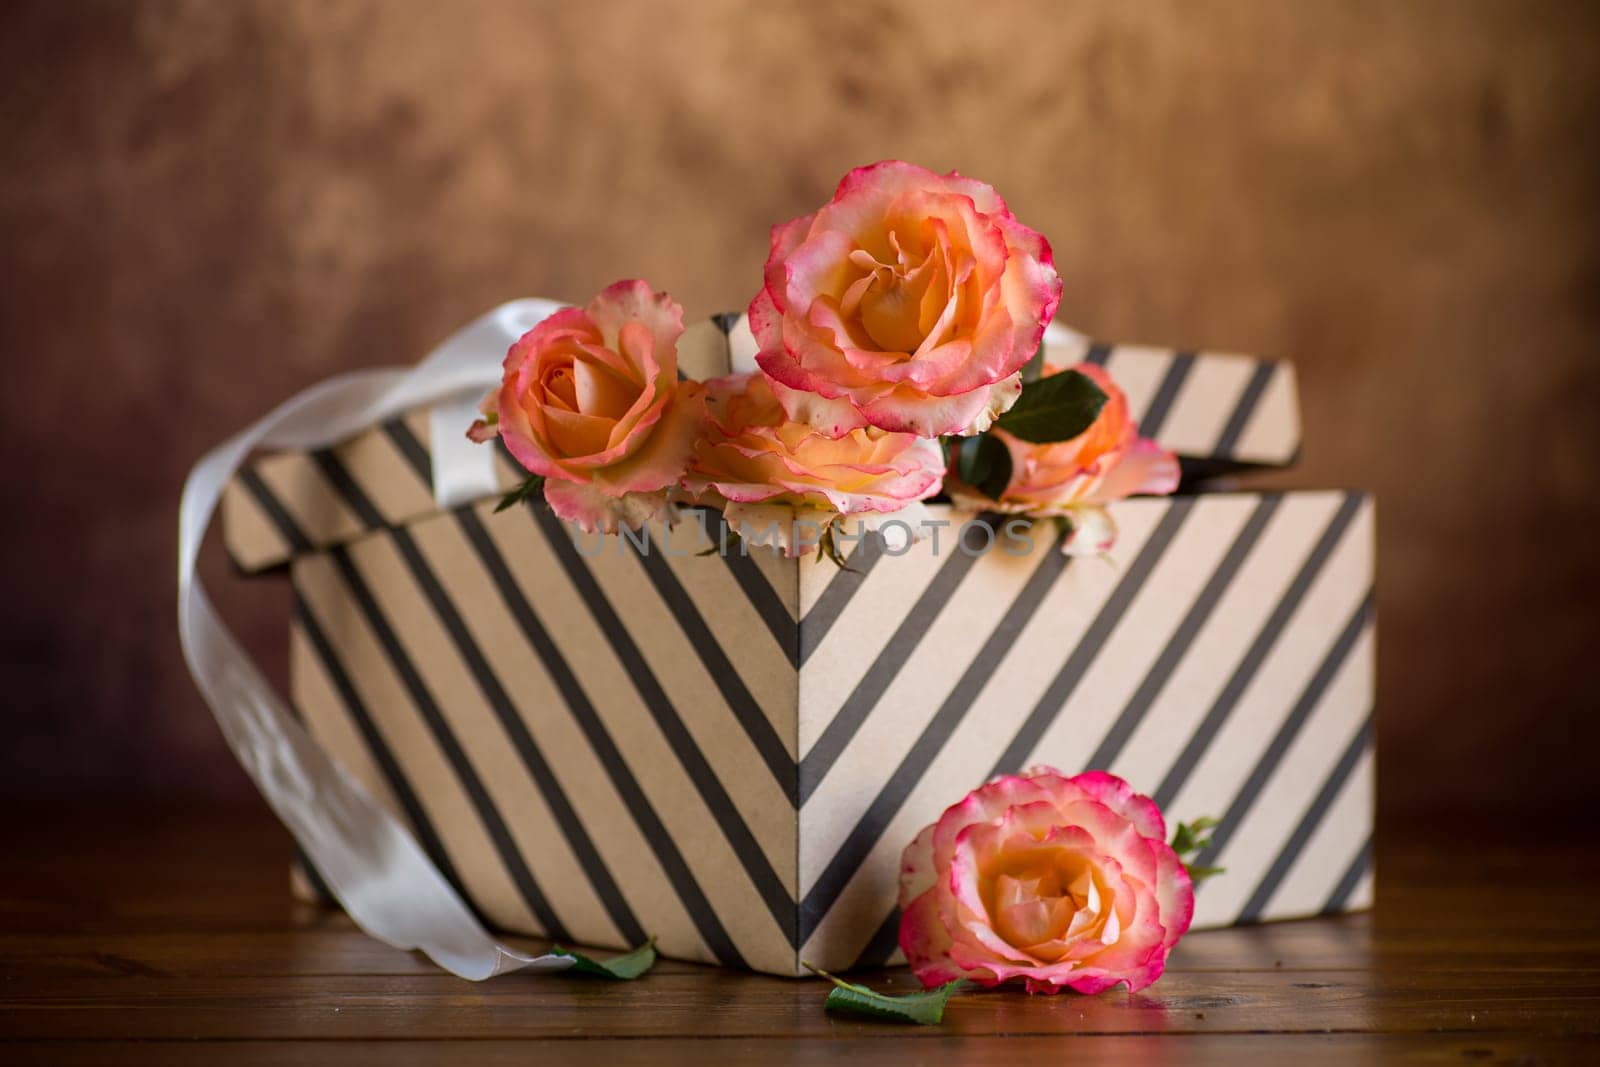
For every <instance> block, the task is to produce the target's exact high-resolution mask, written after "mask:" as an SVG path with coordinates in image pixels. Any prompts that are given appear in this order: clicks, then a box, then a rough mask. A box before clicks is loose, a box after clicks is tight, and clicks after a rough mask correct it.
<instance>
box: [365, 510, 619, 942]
mask: <svg viewBox="0 0 1600 1067" xmlns="http://www.w3.org/2000/svg"><path fill="white" fill-rule="evenodd" d="M390 538H391V539H392V540H393V541H394V545H395V547H396V548H397V549H399V550H400V558H401V559H403V560H405V564H406V568H407V569H408V570H410V571H411V576H412V578H414V579H415V580H416V583H417V586H418V587H419V588H420V589H421V590H422V594H423V596H425V597H427V598H428V603H429V604H430V605H432V607H433V611H434V614H435V615H437V616H438V618H439V622H440V623H441V624H442V625H443V626H444V628H445V631H446V632H447V633H449V635H450V640H451V642H452V643H453V644H454V645H455V646H456V652H457V653H458V654H459V655H460V656H461V660H462V662H463V663H465V664H466V665H467V670H468V671H469V672H471V674H472V678H473V680H474V681H475V682H477V683H478V689H479V691H481V692H482V693H483V698H484V700H486V701H487V702H488V704H489V706H490V707H491V708H493V709H494V713H495V717H496V718H498V719H499V720H500V724H501V726H503V727H504V728H505V731H506V736H507V737H509V738H511V745H512V747H513V748H515V749H516V750H517V755H518V756H520V757H521V759H522V763H523V766H525V767H527V769H528V775H529V776H530V777H531V778H532V779H533V781H534V783H535V784H536V785H537V786H538V787H539V793H540V794H541V795H542V796H543V797H544V801H545V804H546V805H548V806H549V808H550V814H551V815H552V816H553V817H554V818H555V821H556V825H557V826H559V827H560V828H561V836H562V837H564V838H565V839H566V841H567V847H569V848H570V849H572V854H573V856H575V857H576V858H577V860H578V865H579V866H580V867H582V868H583V873H584V875H585V876H586V877H587V878H588V879H589V884H590V885H591V886H592V887H593V889H594V893H595V896H596V897H598V898H599V900H600V903H601V904H602V905H603V906H604V907H605V909H606V914H607V915H609V916H610V917H611V921H612V922H613V923H614V924H615V925H616V928H617V932H618V933H620V934H621V935H622V936H623V939H624V940H625V941H626V942H627V943H628V944H630V945H637V944H639V943H641V942H642V941H644V939H645V937H646V936H647V935H646V933H645V930H644V927H642V926H640V925H639V921H638V919H636V918H635V917H634V914H633V910H632V909H631V908H629V907H628V902H627V899H626V898H625V897H623V895H622V890H621V889H620V888H619V887H618V885H617V882H616V879H615V878H613V877H612V875H611V871H610V869H609V868H607V867H606V863H605V860H603V859H602V858H601V857H600V852H599V850H598V849H596V848H595V845H594V842H593V841H592V840H591V839H590V838H589V833H588V831H587V830H585V829H584V826H583V822H582V820H580V819H579V818H578V813H577V811H576V810H575V809H574V808H573V806H572V802H571V801H570V800H568V799H567V794H566V791H565V790H563V789H562V788H561V782H560V780H559V779H557V778H556V775H555V772H554V771H553V770H551V769H550V763H549V761H548V760H546V759H545V756H544V753H543V752H542V751H541V750H540V749H539V745H538V742H536V741H535V740H534V739H533V735H532V734H530V733H529V732H528V726H527V723H525V722H524V721H523V719H522V716H521V715H519V714H517V708H516V705H515V704H514V703H513V702H512V700H511V696H510V694H508V693H507V692H506V691H505V687H504V686H503V685H501V684H500V679H499V677H498V676H497V675H496V674H495V673H494V668H493V667H491V666H490V665H489V661H488V660H487V659H486V658H485V657H484V655H483V650H482V649H480V648H479V647H478V644H477V642H476V641H474V640H473V638H472V634H471V632H470V631H469V630H468V629H467V624H466V621H465V620H463V619H462V617H461V613H460V612H459V611H458V610H457V609H456V606H455V604H453V603H452V602H451V600H450V597H449V594H447V593H446V592H445V590H444V586H443V585H441V584H440V583H439V579H438V576H437V575H435V574H434V572H433V568H432V567H430V566H429V565H428V561H427V560H426V559H424V558H423V555H422V552H421V550H419V549H418V548H417V544H416V541H415V540H414V539H413V538H412V537H411V534H410V533H409V532H408V531H406V530H403V529H397V530H393V531H391V533H390Z"/></svg>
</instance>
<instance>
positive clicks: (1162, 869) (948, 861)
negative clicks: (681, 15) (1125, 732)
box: [900, 767, 1194, 993]
mask: <svg viewBox="0 0 1600 1067" xmlns="http://www.w3.org/2000/svg"><path fill="white" fill-rule="evenodd" d="M1166 833H1167V831H1166V824H1165V822H1164V820H1163V819H1162V817H1161V812H1160V810H1159V809H1158V808H1157V807H1156V804H1155V802H1154V801H1152V800H1151V799H1150V798H1149V797H1146V796H1141V795H1140V794H1138V793H1135V792H1134V791H1133V788H1132V787H1131V786H1129V785H1128V783H1127V782H1124V781H1123V780H1122V779H1121V778H1117V777H1115V776H1114V775H1110V774H1106V773H1104V772H1102V771H1091V772H1089V773H1087V774H1080V775H1077V776H1075V777H1072V778H1068V777H1065V776H1064V775H1062V774H1061V773H1060V772H1058V771H1054V770H1051V769H1050V768H1047V767H1043V768H1035V769H1034V770H1032V771H1030V772H1028V773H1027V774H1025V775H1008V776H1005V777H1002V778H999V779H996V780H995V781H993V782H990V783H989V784H987V785H985V786H982V787H981V788H979V789H976V790H974V791H973V792H972V793H970V794H968V795H967V797H966V799H965V800H963V801H961V802H960V803H959V804H955V805H953V806H952V807H950V808H949V809H947V810H946V811H945V813H944V814H943V815H942V816H941V817H940V818H939V820H938V821H937V822H935V823H934V824H933V825H932V826H929V827H928V828H927V829H925V830H923V831H922V833H920V834H919V835H917V838H916V840H915V841H913V842H912V843H911V844H910V845H909V846H908V847H907V848H906V850H905V854H904V856H903V857H902V860H901V869H900V908H901V913H902V918H901V924H900V947H901V949H902V950H904V952H905V954H906V959H907V960H908V961H909V962H910V964H911V967H912V970H913V971H914V972H915V973H916V975H917V978H918V979H920V980H921V982H922V983H923V985H925V986H927V987H929V988H933V987H935V986H939V985H942V984H944V983H946V982H950V981H953V980H955V979H958V978H966V979H969V980H971V981H973V982H976V983H977V984H979V985H983V986H996V985H999V984H1000V983H1002V982H1006V981H1009V980H1012V979H1015V978H1021V979H1022V980H1023V981H1024V982H1025V983H1026V986H1027V989H1028V992H1030V993H1057V992H1060V991H1061V990H1063V989H1073V990H1076V991H1078V992H1080V993H1099V992H1101V991H1103V990H1106V989H1110V988H1111V987H1113V986H1115V985H1118V984H1125V985H1126V986H1127V987H1128V989H1129V990H1130V991H1137V990H1140V989H1143V988H1145V987H1146V986H1148V985H1149V984H1150V983H1152V982H1154V981H1155V980H1156V979H1157V978H1159V977H1161V973H1162V971H1163V970H1164V969H1165V967H1166V962H1167V954H1168V953H1169V952H1170V951H1171V950H1172V946H1173V945H1175V944H1177V942H1178V939H1179V938H1180V937H1182V936H1183V935H1184V933H1185V932H1186V931H1187V930H1188V929H1189V922H1190V919H1191V918H1192V917H1193V914H1194V886H1193V883H1192V882H1191V881H1190V878H1189V874H1188V872H1187V871H1186V870H1185V868H1184V865H1183V863H1182V862H1181V861H1180V859H1179V857H1178V855H1177V854H1176V853H1175V852H1173V850H1172V848H1171V847H1170V846H1169V845H1167V843H1166Z"/></svg>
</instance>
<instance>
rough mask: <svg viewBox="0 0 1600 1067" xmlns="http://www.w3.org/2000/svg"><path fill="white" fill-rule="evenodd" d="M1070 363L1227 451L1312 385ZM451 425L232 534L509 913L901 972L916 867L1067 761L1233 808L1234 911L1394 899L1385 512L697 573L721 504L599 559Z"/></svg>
mask: <svg viewBox="0 0 1600 1067" xmlns="http://www.w3.org/2000/svg"><path fill="white" fill-rule="evenodd" d="M749 347H750V342H749V339H748V331H747V330H744V329H742V325H741V322H740V320H739V318H738V317H721V318H719V319H718V320H715V321H714V322H713V323H708V324H702V325H701V326H698V327H695V328H693V329H691V331H690V332H689V334H688V335H686V338H685V343H684V349H685V353H684V357H685V358H684V361H685V364H686V366H689V367H692V368H693V370H694V372H695V373H696V374H697V375H705V374H710V373H719V372H720V371H721V370H724V369H726V367H727V366H728V365H729V363H730V361H731V362H732V364H733V365H734V366H740V365H743V364H744V363H745V362H746V361H747V359H748V355H749V352H748V348H749ZM1051 347H1052V348H1054V350H1055V351H1054V352H1052V353H1048V354H1049V355H1050V358H1052V359H1053V360H1054V361H1063V362H1065V361H1070V360H1073V359H1078V358H1089V359H1095V360H1098V361H1104V362H1106V363H1107V364H1108V365H1109V366H1110V368H1111V369H1112V371H1113V373H1114V374H1115V375H1116V376H1117V378H1118V380H1119V381H1122V382H1125V383H1126V386H1127V390H1128V392H1129V395H1130V403H1131V404H1132V406H1133V410H1135V411H1138V412H1141V413H1142V420H1141V421H1142V422H1143V424H1144V426H1145V427H1146V429H1147V430H1148V431H1151V432H1153V433H1155V435H1156V436H1158V438H1159V439H1161V440H1162V441H1163V442H1164V443H1166V444H1167V445H1169V447H1173V448H1175V449H1177V450H1179V451H1180V452H1181V453H1182V454H1183V455H1184V456H1185V458H1186V460H1192V461H1194V464H1195V465H1196V466H1197V467H1199V468H1200V469H1206V470H1216V469H1222V468H1224V467H1228V466H1237V465H1241V464H1266V463H1281V462H1284V461H1287V460H1288V459H1289V458H1290V457H1292V456H1293V455H1294V453H1295V452H1296V451H1297V449H1298V420H1297V418H1296V415H1295V400H1294V383H1293V377H1292V373H1291V371H1290V369H1289V368H1288V367H1287V366H1286V365H1283V364H1274V363H1270V362H1265V361H1259V360H1253V359H1249V358H1247V357H1239V356H1223V355H1213V354H1206V353H1179V352H1173V351H1170V350H1161V349H1151V348H1140V347H1132V346H1105V345H1095V344H1091V343H1089V342H1086V341H1085V342H1078V341H1076V340H1075V339H1071V338H1067V339H1064V340H1062V341H1061V342H1060V343H1059V344H1055V345H1052V346H1051ZM427 428H428V420H427V417H426V413H413V414H412V415H410V416H407V417H406V418H404V419H400V420H397V421H395V422H392V423H390V424H388V425H385V426H382V427H379V428H376V429H375V430H373V431H372V432H369V433H367V434H363V435H361V436H359V437H357V438H355V439H353V440H351V441H350V442H347V443H346V444H344V445H342V446H339V447H336V448H333V449H330V450H324V451H321V452H317V453H310V454H284V455H276V456H269V457H265V458H263V459H262V460H260V461H258V462H257V463H256V464H255V465H254V466H253V467H252V468H250V469H248V470H246V471H245V472H244V473H242V474H241V475H240V476H239V478H238V479H237V481H236V484H235V485H234V486H232V487H230V490H229V494H228V498H227V510H226V511H225V522H226V528H225V536H226V540H227V543H228V545H229V548H230V550H231V551H232V552H233V554H234V557H235V559H236V560H237V561H238V562H239V563H240V565H241V566H244V567H246V568H247V569H261V568H264V567H269V566H272V565H274V564H278V563H284V562H287V564H288V569H289V572H290V574H291V577H292V581H293V585H294V589H295V592H296V607H295V613H294V621H293V630H292V635H293V636H292V642H291V657H290V675H291V688H292V697H293V702H294V704H295V706H296V707H297V709H298V710H299V712H300V713H301V714H302V715H303V716H304V719H305V721H306V723H307V725H308V726H309V728H310V730H311V731H312V733H313V734H314V735H315V736H316V737H317V738H318V739H319V740H321V741H322V742H323V743H324V744H326V745H327V747H328V748H329V750H330V751H331V752H333V753H334V755H335V756H336V757H337V758H338V759H339V760H340V761H341V762H342V763H344V765H345V766H346V767H347V768H349V769H350V770H351V771H352V772H354V773H355V774H356V776H357V777H359V778H360V779H361V780H362V781H363V782H364V783H365V784H366V785H367V786H368V787H369V789H370V790H371V791H372V792H373V793H374V795H375V796H377V797H378V798H379V799H380V800H381V801H382V802H383V803H385V804H386V805H387V806H388V807H389V808H390V809H391V810H392V811H394V812H395V813H396V814H397V815H398V816H400V817H401V818H402V819H404V820H405V821H407V822H408V823H409V825H410V826H411V827H412V829H413V830H414V831H415V833H416V836H417V839H418V840H419V842H421V843H422V845H423V846H424V847H425V848H426V849H427V850H428V851H429V852H430V853H431V854H432V855H433V857H434V858H435V860H436V861H437V862H438V864H439V866H440V869H441V870H442V871H443V872H444V873H445V875H446V877H448V878H449V879H450V880H451V881H452V882H453V883H454V884H455V885H456V886H457V887H458V889H460V891H461V892H462V894H463V896H464V897H465V899H467V900H468V901H469V902H471V904H472V905H473V906H474V907H475V908H476V909H477V910H478V911H479V912H480V913H481V915H482V916H483V917H484V919H485V920H486V921H487V922H488V923H490V924H491V925H494V926H497V927H500V928H503V929H507V930H512V931H521V932H527V933H537V934H546V935H549V936H552V937H556V938H558V939H562V940H570V941H576V942H581V943H587V944H594V945H600V946H613V947H621V946H624V945H630V944H636V943H638V942H639V941H641V940H643V938H644V937H645V936H647V935H649V934H654V935H656V936H657V937H658V939H659V940H658V945H659V947H660V949H661V950H662V951H663V952H664V953H665V954H667V955H671V956H676V957H680V958H684V959H693V960H704V961H708V962H720V963H724V964H729V965H734V966H744V967H750V968H755V969H757V970H762V971H769V972H773V973H779V974H795V973H799V971H800V963H799V961H800V960H801V959H802V958H803V959H805V960H808V961H810V962H812V963H814V964H816V965H818V966H822V967H826V968H830V969H831V968H847V967H850V966H852V965H856V964H871V963H882V962H886V961H890V960H892V959H894V958H895V953H896V949H895V931H896V926H897V919H898V916H897V915H896V914H895V912H894V911H893V898H894V886H895V875H896V870H897V866H898V857H899V853H900V850H901V848H903V847H904V845H905V844H906V842H908V841H909V840H910V839H911V838H912V837H913V836H914V835H915V833H916V832H917V830H919V829H920V828H921V827H922V826H923V825H925V824H926V823H928V822H930V821H932V820H933V819H934V818H935V817H936V816H937V815H938V813H939V812H940V811H941V810H942V809H943V808H944V807H945V806H946V805H947V804H949V803H951V802H953V801H954V800H956V799H959V797H960V796H961V795H963V794H964V793H965V792H966V790H968V789H970V788H971V787H973V786H974V785H976V784H978V783H980V782H982V781H983V780H985V779H986V778H988V777H990V776H992V775H994V774H996V773H999V772H1002V771H1007V770H1017V769H1021V768H1024V767H1026V766H1029V765H1032V764H1035V763H1048V764H1052V765H1055V766H1058V767H1061V768H1063V769H1066V770H1069V771H1073V770H1077V769H1081V768H1085V767H1103V768H1106V769H1109V770H1111V771H1113V772H1115V773H1117V774H1121V775H1123V776H1125V777H1127V778H1129V779H1130V780H1131V781H1133V782H1135V783H1136V784H1137V785H1138V786H1139V787H1140V788H1142V789H1144V790H1146V791H1149V792H1151V793H1152V794H1153V795H1154V796H1155V797H1156V798H1157V800H1158V801H1159V802H1160V803H1161V804H1162V805H1163V807H1164V808H1166V809H1167V811H1168V812H1169V814H1170V815H1171V816H1173V817H1175V818H1181V819H1192V818H1194V817H1195V816H1198V815H1200V814H1206V813H1210V814H1215V815H1218V816H1220V817H1221V818H1222V826H1221V828H1220V829H1219V830H1218V832H1217V833H1216V836H1215V838H1214V840H1213V843H1212V845H1211V847H1210V849H1209V850H1208V854H1207V855H1205V856H1203V857H1202V862H1206V863H1209V864H1218V865H1221V866H1224V867H1226V868H1227V874H1226V875H1224V876H1221V877H1218V878H1216V879H1213V880H1212V881H1210V882H1208V883H1206V884H1205V885H1204V886H1203V887H1202V889H1201V891H1200V893H1199V896H1198V901H1197V916H1196V922H1197V925H1199V926H1212V925H1226V924H1230V923H1234V922H1249V921H1256V920H1263V919H1275V918H1287V917H1293V916H1303V915H1311V914H1317V913H1322V912H1329V911H1342V910H1346V909H1350V908H1357V907H1361V906H1364V905H1365V904H1367V903H1368V901H1369V900H1370V898H1371V893H1372V873H1371V850H1370V832H1371V823H1372V775H1373V757H1372V726H1371V708H1372V678H1373V659H1372V657H1373V609H1372V598H1371V583H1372V562H1373V561H1372V553H1373V549H1372V523H1373V509H1372V505H1371V501H1370V499H1369V498H1367V497H1366V496H1365V495H1363V494H1359V493H1345V492H1304V493H1286V494H1258V493H1257V494H1251V493H1205V492H1200V493H1195V494H1191V495H1183V496H1176V497H1172V498H1164V499H1137V500H1129V501H1125V502H1123V503H1121V504H1118V505H1116V506H1115V507H1114V509H1113V512H1114V516H1115V518H1116V521H1117V523H1118V525H1119V527H1120V530H1121V534H1120V537H1119V540H1118V542H1117V544H1116V547H1115V548H1114V549H1113V551H1112V552H1111V553H1110V554H1109V556H1108V557H1107V558H1095V559H1082V558H1080V559H1069V558H1068V557H1067V556H1065V555H1063V554H1062V553H1060V552H1058V551H1055V550H1054V549H1055V544H1054V541H1055V536H1056V534H1055V531H1054V529H1053V527H1049V526H1048V525H1044V524H1041V525H1040V526H1039V527H1038V528H1037V529H1036V530H1035V531H1034V532H1032V533H1031V534H1030V538H1031V540H1030V542H1029V547H1030V551H1028V552H1026V553H1020V554H1012V553H1008V552H1005V551H1001V550H1000V549H999V548H990V549H989V550H987V551H982V550H980V547H981V546H980V545H978V544H977V543H976V542H977V541H981V540H982V538H980V537H977V536H976V532H975V531H972V530H969V531H968V533H969V541H968V542H967V543H966V545H965V546H964V548H963V546H961V545H957V544H956V543H955V537H956V529H957V527H959V526H960V525H961V523H962V522H963V521H964V520H965V519H966V518H968V516H963V515H961V514H957V513H952V512H950V511H949V509H947V508H940V507H935V508H933V509H932V511H933V512H934V515H935V518H936V519H941V520H948V521H950V522H951V523H952V526H951V528H950V529H949V530H947V531H944V536H943V538H941V539H940V540H939V541H938V542H934V541H931V540H925V541H923V542H920V543H919V544H917V545H915V546H912V547H911V548H909V549H908V550H906V551H904V552H903V553H902V554H900V555H898V556H893V557H891V555H890V552H889V551H888V550H887V549H886V547H885V546H884V544H883V542H882V541H880V540H878V539H876V538H870V537H869V538H867V539H865V540H863V541H861V542H860V543H859V544H857V545H855V546H853V549H852V551H851V553H850V556H849V569H848V570H838V569H837V568H834V567H833V566H831V565H829V564H826V563H824V564H822V565H820V566H819V565H817V564H815V563H814V562H809V561H806V562H796V561H790V560H784V559H782V558H780V557H777V556H775V555H773V554H772V553H771V552H770V551H768V550H765V549H759V548H757V549H752V550H751V551H750V553H749V555H748V556H746V555H741V554H739V553H737V552H735V553H732V554H730V555H726V556H720V555H715V554H713V555H710V556H701V555H698V554H697V552H699V551H700V550H701V549H703V547H704V546H705V544H706V541H705V538H706V537H707V536H709V537H710V538H713V539H714V538H717V537H718V536H719V535H720V532H721V527H720V520H719V519H718V517H717V516H716V515H715V513H697V516H698V518H699V520H700V521H698V522H686V523H683V524H681V525H679V526H678V527H677V528H676V529H675V530H674V531H672V532H671V533H670V534H669V533H664V532H663V531H660V530H655V531H652V532H651V534H650V536H649V537H648V538H644V539H641V540H639V541H637V542H630V541H627V540H621V539H609V540H607V541H605V542H603V543H602V542H599V541H597V540H596V539H594V538H585V537H579V538H577V539H575V538H574V536H573V534H572V532H571V531H570V530H569V529H568V528H566V527H564V526H563V525H562V524H560V523H559V522H557V521H556V520H555V519H554V518H553V517H552V516H551V515H550V514H549V513H548V512H547V511H545V510H543V509H542V508H519V509H512V510H508V511H505V512H501V513H498V514H497V513H495V511H494V506H495V502H494V501H493V500H485V501H482V502H479V503H477V504H474V505H471V506H467V507H462V508H457V509H453V510H449V511H439V510H438V509H437V508H435V507H434V505H433V503H432V497H431V492H430V488H429V487H430V484H431V467H430V462H429V449H428V441H427ZM497 462H498V463H499V466H500V470H499V478H500V480H501V483H502V484H503V485H506V486H509V485H512V484H515V482H516V481H518V480H520V479H519V474H518V472H517V471H516V470H515V468H514V466H513V465H512V464H511V463H509V462H508V461H506V460H505V459H504V457H501V459H499V460H498V461H497ZM1187 492H1188V490H1187V489H1186V493H1187ZM964 549H965V550H964ZM886 557H889V558H886ZM308 873H309V874H310V876H311V877H313V878H314V872H308Z"/></svg>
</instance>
